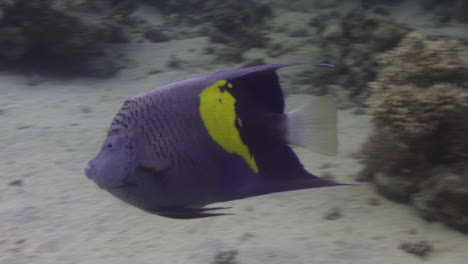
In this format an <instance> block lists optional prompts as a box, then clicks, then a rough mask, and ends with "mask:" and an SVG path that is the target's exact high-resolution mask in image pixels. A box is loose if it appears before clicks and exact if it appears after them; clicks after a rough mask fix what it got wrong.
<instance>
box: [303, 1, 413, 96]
mask: <svg viewBox="0 0 468 264" xmlns="http://www.w3.org/2000/svg"><path fill="white" fill-rule="evenodd" d="M384 13H385V12H384ZM309 25H310V26H311V27H313V28H315V29H316V31H317V38H318V39H317V42H318V43H319V45H320V47H321V52H320V58H312V59H311V61H327V62H332V63H334V64H336V65H337V66H336V67H334V68H330V69H327V71H320V72H317V71H312V70H311V71H310V72H307V76H308V77H307V80H302V81H301V83H310V84H311V86H312V87H314V86H315V87H319V86H322V87H323V84H324V83H327V84H332V85H340V86H342V87H344V88H345V89H347V90H348V91H349V97H350V99H351V100H352V101H353V102H354V103H355V104H358V105H363V104H364V101H365V99H367V96H368V91H369V86H368V83H369V82H370V81H373V80H374V79H375V76H376V68H377V67H376V64H377V63H376V54H379V53H381V52H384V51H386V50H389V49H391V48H393V47H394V46H396V44H397V43H398V42H399V41H400V39H401V38H402V37H403V36H404V35H405V34H407V33H408V32H409V31H410V29H409V27H408V26H406V25H404V24H401V23H398V22H396V21H395V20H394V19H393V18H391V17H390V16H387V15H381V14H375V13H370V12H367V11H366V10H364V9H354V10H351V11H349V12H346V13H340V12H338V11H336V10H332V11H323V12H320V13H318V15H314V16H313V17H312V18H311V20H310V22H309ZM312 93H314V92H313V91H312Z"/></svg>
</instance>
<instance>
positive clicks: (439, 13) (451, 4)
mask: <svg viewBox="0 0 468 264" xmlns="http://www.w3.org/2000/svg"><path fill="white" fill-rule="evenodd" d="M420 4H421V6H422V7H423V8H424V9H425V10H427V11H430V10H433V11H434V14H435V15H436V17H437V19H438V21H439V22H441V23H446V22H449V21H451V20H457V21H459V22H467V21H468V0H446V1H437V0H420Z"/></svg>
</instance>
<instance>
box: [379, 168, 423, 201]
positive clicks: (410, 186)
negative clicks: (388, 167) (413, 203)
mask: <svg viewBox="0 0 468 264" xmlns="http://www.w3.org/2000/svg"><path fill="white" fill-rule="evenodd" d="M373 182H374V184H375V186H376V189H377V192H378V193H380V194H381V195H383V196H385V197H387V198H389V199H392V200H394V201H397V202H409V201H410V199H411V196H412V195H413V194H414V193H416V191H417V185H416V184H417V183H416V181H415V180H413V181H412V180H409V179H408V178H405V177H403V176H399V175H398V176H396V175H390V174H387V173H382V172H379V173H376V174H375V175H374V179H373Z"/></svg>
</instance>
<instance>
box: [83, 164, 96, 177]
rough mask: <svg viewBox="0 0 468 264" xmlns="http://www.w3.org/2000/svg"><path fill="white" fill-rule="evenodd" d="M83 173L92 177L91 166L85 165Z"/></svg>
mask: <svg viewBox="0 0 468 264" xmlns="http://www.w3.org/2000/svg"><path fill="white" fill-rule="evenodd" d="M84 173H85V174H86V176H88V178H90V179H93V175H94V170H93V168H92V167H91V166H88V167H86V168H85V170H84Z"/></svg>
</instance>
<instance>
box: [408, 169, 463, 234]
mask: <svg viewBox="0 0 468 264" xmlns="http://www.w3.org/2000/svg"><path fill="white" fill-rule="evenodd" d="M422 189H423V191H421V192H419V193H418V194H416V195H414V196H413V200H412V203H413V204H414V205H415V207H416V208H417V209H418V210H419V212H420V213H421V215H422V216H423V217H424V218H425V219H427V220H431V221H442V222H444V223H446V224H448V225H450V226H452V227H454V228H457V229H460V230H461V231H464V232H467V233H468V204H467V201H468V170H465V171H463V172H461V173H452V172H450V171H447V170H446V169H445V170H444V169H434V171H433V172H432V175H431V177H430V178H429V179H428V180H427V181H426V182H425V183H424V186H423V188H422Z"/></svg>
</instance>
